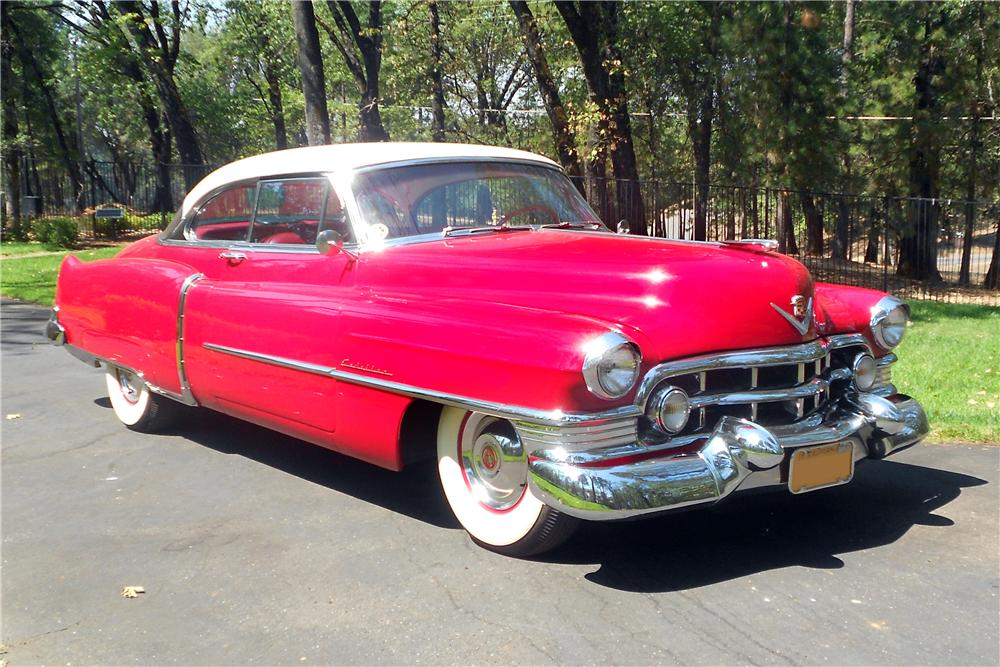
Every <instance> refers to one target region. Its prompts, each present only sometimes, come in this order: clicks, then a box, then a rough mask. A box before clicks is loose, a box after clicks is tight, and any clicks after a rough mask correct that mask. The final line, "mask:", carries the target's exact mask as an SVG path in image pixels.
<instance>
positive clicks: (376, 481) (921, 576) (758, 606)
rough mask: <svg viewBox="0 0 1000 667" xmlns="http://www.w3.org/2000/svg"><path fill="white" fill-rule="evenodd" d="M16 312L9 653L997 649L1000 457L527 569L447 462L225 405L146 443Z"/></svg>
mask: <svg viewBox="0 0 1000 667" xmlns="http://www.w3.org/2000/svg"><path fill="white" fill-rule="evenodd" d="M2 314H3V321H2V325H3V340H2V353H3V356H2V401H3V405H2V411H3V414H4V415H5V416H7V417H8V419H7V420H5V421H3V422H2V428H3V432H2V436H3V440H2V498H0V500H2V522H3V523H2V534H3V544H2V548H3V551H2V564H3V569H2V578H3V580H2V597H3V600H2V612H3V614H2V622H3V625H2V635H0V637H2V642H3V644H4V647H3V649H0V651H3V652H4V655H0V659H3V660H6V661H7V662H8V663H9V664H10V665H11V666H13V667H16V666H19V665H30V664H59V665H65V664H72V665H85V664H149V665H151V664H185V665H202V664H314V663H338V664H369V663H392V664H395V663H425V664H427V663H430V664H436V663H458V664H472V663H474V664H550V663H568V664H591V663H613V664H647V663H683V664H696V663H698V664H720V663H763V664H803V663H804V664H823V663H827V664H873V663H891V664H907V665H909V664H961V665H968V664H989V665H996V664H998V663H1000V649H998V641H1000V640H998V636H1000V635H998V618H1000V602H998V600H1000V598H998V592H1000V591H998V568H1000V541H998V540H1000V538H998V525H1000V516H998V514H1000V501H998V493H997V489H998V486H997V484H998V477H1000V470H998V469H1000V448H997V447H983V446H965V445H948V446H920V447H917V448H914V449H912V450H909V451H907V452H903V453H901V454H900V455H899V456H897V457H894V458H892V459H890V460H887V461H881V462H870V463H867V464H865V465H863V466H861V467H859V469H858V472H857V476H856V479H855V481H854V482H853V483H852V484H850V485H848V486H845V487H839V488H835V489H829V490H826V491H821V492H816V493H813V494H809V495H806V496H802V497H791V496H789V495H787V494H767V495H756V496H752V497H746V498H739V499H734V500H732V501H730V502H728V503H725V504H723V505H720V506H718V507H716V508H713V509H711V510H707V511H691V512H686V513H681V514H675V515H673V516H667V517H663V518H658V519H653V520H649V521H643V522H633V523H623V524H591V525H587V526H585V527H584V528H583V529H582V530H580V531H579V532H578V533H577V535H576V536H575V537H574V538H573V539H572V540H571V541H570V542H569V543H568V544H566V545H565V546H564V547H562V548H560V549H559V550H558V551H556V552H554V553H552V554H550V555H547V556H546V557H544V558H543V559H541V560H535V561H520V560H514V559H510V558H505V557H502V556H497V555H494V554H492V553H489V552H487V551H484V550H482V549H479V548H477V547H476V546H475V545H473V544H472V543H471V542H470V541H469V539H468V538H467V537H466V536H465V534H464V533H463V532H462V531H461V530H459V529H458V528H457V526H456V524H455V522H454V520H453V519H452V518H451V517H450V515H449V513H448V511H447V508H446V506H444V504H443V500H442V499H441V497H440V494H439V491H438V488H437V482H436V479H435V477H434V470H433V467H427V466H424V467H420V468H417V469H414V470H409V471H407V472H404V473H400V474H395V473H390V472H386V471H383V470H380V469H377V468H374V467H371V466H368V465H366V464H363V463H360V462H356V461H353V460H351V459H347V458H345V457H342V456H339V455H337V454H334V453H331V452H328V451H325V450H322V449H319V448H316V447H312V446H310V445H307V444H304V443H301V442H298V441H296V440H292V439H290V438H286V437H284V436H281V435H278V434H275V433H272V432H269V431H266V430H264V429H260V428H257V427H254V426H251V425H248V424H245V423H242V422H239V421H236V420H233V419H229V418H227V417H224V416H222V415H217V414H211V413H207V412H206V413H203V414H200V413H198V412H195V411H193V412H192V413H191V414H190V416H189V417H188V418H187V419H186V423H185V424H183V425H182V426H181V427H179V428H178V429H177V430H175V431H174V432H172V433H170V434H167V435H157V436H147V435H141V434H137V433H132V432H130V431H128V430H126V429H125V428H123V427H121V426H120V425H119V424H118V422H117V421H116V420H115V418H114V415H113V414H112V412H111V409H110V405H109V403H108V402H107V399H106V398H105V397H104V393H103V392H104V390H103V378H102V376H101V375H100V373H99V372H98V371H95V370H93V369H89V368H87V367H86V366H85V365H84V364H81V363H80V362H78V361H77V360H75V359H73V358H72V357H70V356H69V355H67V354H66V353H65V352H64V351H62V350H59V349H57V348H54V347H51V346H49V345H48V344H47V342H46V341H44V339H43V338H42V336H41V334H40V332H41V327H42V325H43V323H44V321H45V317H46V312H45V311H44V310H42V309H39V308H35V307H30V306H23V305H16V304H11V303H9V302H6V303H4V305H3V312H2ZM13 415H20V417H19V418H16V419H10V418H9V417H10V416H13ZM370 418H377V417H374V416H372V417H370ZM127 585H141V586H143V587H144V588H145V590H146V593H145V594H143V595H140V596H139V597H137V598H135V599H125V598H123V597H122V596H121V589H122V587H123V586H127Z"/></svg>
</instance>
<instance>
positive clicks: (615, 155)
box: [0, 0, 1000, 275]
mask: <svg viewBox="0 0 1000 667" xmlns="http://www.w3.org/2000/svg"><path fill="white" fill-rule="evenodd" d="M0 7H2V17H3V37H2V39H3V83H2V85H3V113H4V124H3V141H4V174H5V179H4V188H5V190H7V191H9V190H11V189H14V190H23V189H24V183H25V179H26V178H28V177H30V176H31V175H30V174H26V173H20V167H19V164H20V162H19V160H22V158H25V157H32V156H33V157H46V158H54V159H58V160H61V161H62V162H63V163H64V164H65V168H66V170H67V173H68V174H69V181H70V182H71V183H78V182H79V180H80V173H79V172H80V169H81V167H80V166H79V165H80V164H83V163H85V162H86V161H87V160H110V161H115V162H127V161H135V160H149V161H152V162H155V163H158V164H165V163H169V162H182V163H191V164H199V163H220V162H224V161H228V160H231V159H234V158H237V157H240V156H243V155H248V154H253V153H258V152H262V151H266V150H273V149H275V148H284V147H290V146H297V145H304V144H306V143H317V142H319V143H323V142H326V141H334V142H342V141H354V140H384V139H387V138H388V137H390V136H391V137H392V138H393V139H394V140H430V139H432V138H434V139H437V140H448V141H467V142H482V143H493V144H505V145H512V146H516V147H521V148H526V149H529V150H537V151H541V152H543V153H547V154H550V155H552V156H553V157H554V158H557V159H559V160H560V162H561V163H562V164H563V165H564V166H565V167H566V168H567V170H568V171H569V172H570V173H574V174H581V175H582V173H583V172H588V174H589V175H590V176H591V177H598V178H601V177H609V178H617V179H627V180H634V179H636V178H647V179H648V178H660V179H666V180H674V181H682V182H687V183H694V185H695V197H694V203H693V206H694V212H695V222H696V234H697V235H699V236H703V235H704V220H705V215H706V206H707V197H708V184H709V183H740V184H756V185H761V186H769V187H775V188H779V189H781V191H782V192H785V193H787V194H786V195H783V196H787V197H788V198H789V201H791V200H792V199H795V198H797V199H798V200H799V205H800V206H801V209H802V210H803V211H804V212H805V216H806V222H807V225H811V227H810V228H811V229H813V231H815V229H816V225H817V224H820V225H821V221H820V222H819V223H817V221H818V220H820V217H819V216H820V213H817V212H815V210H814V208H815V206H814V204H813V203H812V202H810V200H809V198H808V195H801V194H798V193H799V192H801V191H815V190H828V191H849V192H853V193H866V192H867V193H891V194H900V195H914V196H921V197H928V198H938V197H945V198H947V197H952V198H976V199H991V198H992V199H995V198H996V197H997V196H998V190H997V185H998V183H1000V124H998V123H997V121H996V115H995V114H996V110H997V96H998V95H1000V90H998V86H1000V5H996V4H992V3H985V2H973V1H970V0H956V1H955V2H947V3H937V2H926V3H925V2H902V3H893V4H888V3H860V2H858V3H828V2H800V1H798V0H790V1H788V2H781V3H778V2H769V3H752V2H735V3H699V2H675V3H664V2H622V3H619V2H603V3H586V2H568V1H562V0H560V1H558V2H554V1H550V0H527V1H525V2H520V1H518V2H499V1H497V0H490V1H486V0H477V1H474V2H463V3H457V2H435V1H434V0H385V1H382V2H379V1H375V0H366V1H364V2H360V1H356V2H348V1H346V0H341V1H330V2H316V3H314V4H309V5H302V4H301V3H294V4H293V3H289V2H287V1H286V0H225V1H222V2H219V1H212V2H209V1H208V0H89V1H86V2H84V1H81V0H48V1H46V2H37V3H36V2H17V1H10V2H4V3H2V5H0ZM848 11H851V12H852V18H853V20H847V19H848ZM293 14H296V16H293ZM299 14H302V15H301V16H299ZM305 14H308V15H309V16H305ZM310 17H311V18H310ZM300 19H302V20H303V21H305V22H306V23H310V25H311V27H312V30H313V31H314V33H315V44H314V47H313V48H312V50H311V51H310V50H309V49H308V48H306V47H307V46H308V45H307V44H306V42H304V41H303V39H304V38H303V35H304V34H305V33H303V32H302V31H301V30H298V29H297V24H298V23H299V22H300V21H299V20H300ZM845 36H846V39H845ZM304 64H305V65H306V66H308V67H306V68H305V69H304ZM310 68H311V69H310ZM78 89H79V91H80V92H79V94H77V90H78ZM311 128H312V129H311ZM74 165H76V166H74ZM74 170H75V173H74ZM188 185H190V183H189V184H188ZM159 187H160V188H161V189H162V192H161V195H162V201H163V203H164V206H166V205H167V203H168V202H169V201H170V199H171V197H172V195H173V194H176V193H172V192H171V190H170V187H171V184H170V183H169V179H168V178H167V177H166V175H164V177H163V178H162V179H161V181H160V184H159ZM617 192H618V197H619V201H618V202H617V204H618V208H617V210H624V211H630V210H633V209H638V210H641V209H642V208H643V207H642V206H641V205H639V206H637V205H636V204H637V202H636V201H633V200H630V197H634V196H637V193H638V190H634V192H632V193H631V194H630V192H629V191H626V190H624V189H619V190H617ZM593 194H594V193H592V195H593ZM604 194H607V193H604ZM594 196H596V197H597V198H598V199H599V198H600V196H601V195H600V193H598V194H596V195H594ZM8 202H9V204H8V209H9V208H10V205H11V204H10V202H11V198H8ZM11 213H12V215H14V216H15V217H17V216H19V215H20V213H14V212H13V211H11ZM905 218H906V215H905V211H904V212H903V213H902V217H901V221H900V222H899V233H900V235H901V237H902V238H903V239H909V238H911V237H913V238H914V239H915V240H913V241H912V247H910V246H907V243H910V242H909V241H904V243H903V247H904V250H903V253H904V258H905V259H907V261H908V262H909V263H908V264H907V267H908V268H907V269H906V272H907V274H908V275H926V273H927V271H926V270H925V269H924V268H922V267H924V265H926V264H927V263H928V262H929V261H930V259H931V258H929V257H928V256H927V253H926V252H925V250H922V248H924V246H925V245H926V243H927V242H928V239H929V238H930V237H929V236H928V235H933V234H934V233H935V231H934V230H933V229H931V230H927V231H920V230H909V229H907V228H906V226H905V224H906V220H905ZM942 224H943V223H942ZM637 227H643V225H642V224H639V225H637ZM789 229H790V225H789ZM820 231H821V230H820ZM911 232H912V234H911ZM921 234H922V235H923V236H921ZM917 237H919V238H917ZM792 240H793V239H792V238H791V237H789V238H788V239H786V241H787V242H792ZM807 243H808V244H809V246H810V247H809V248H808V249H809V250H810V251H812V252H825V251H827V250H831V249H829V248H823V247H822V245H823V243H824V239H823V235H822V233H810V234H809V235H807ZM833 243H834V246H835V247H834V248H833V249H832V250H831V251H832V252H834V253H837V252H841V253H842V252H843V248H842V247H839V248H838V247H836V246H838V243H839V244H840V246H842V245H843V244H842V242H841V241H838V240H837V239H834V241H833ZM904 263H905V262H904Z"/></svg>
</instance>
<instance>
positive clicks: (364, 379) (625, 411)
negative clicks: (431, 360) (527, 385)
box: [202, 343, 640, 426]
mask: <svg viewBox="0 0 1000 667" xmlns="http://www.w3.org/2000/svg"><path fill="white" fill-rule="evenodd" d="M202 347H204V348H205V349H206V350H212V351H213V352H219V353H221V354H228V355H231V356H234V357H241V358H243V359H249V360H251V361H257V362H260V363H264V364H270V365H272V366H279V367H281V368H288V369H291V370H295V371H302V372H303V373H312V374H314V375H323V376H326V377H331V378H334V379H336V380H341V381H343V382H348V383H350V384H356V385H359V386H362V387H372V388H374V389H382V390H385V391H389V392H392V393H394V394H400V395H402V396H409V397H411V398H420V399H424V400H428V401H433V402H435V403H441V404H444V405H450V406H454V407H458V408H465V409H467V410H475V411H476V412H482V413H484V414H488V415H492V416H494V417H501V418H503V419H510V420H513V421H519V420H523V421H529V422H532V423H534V424H546V425H551V426H565V425H577V424H603V423H606V422H608V421H611V420H620V419H628V418H635V417H638V416H639V415H640V412H639V408H638V407H636V406H635V405H626V406H622V407H620V408H614V409H612V410H606V411H604V412H595V413H578V412H562V411H561V410H537V409H535V408H528V407H524V406H520V405H508V404H503V403H493V402H490V401H482V400H479V399H475V398H470V397H468V396H460V395H458V394H448V393H445V392H439V391H434V390H433V389H423V388H421V387H415V386H413V385H409V384H403V383H401V382H393V381H391V380H384V379H382V378H373V377H368V376H366V375H358V374H357V373H349V372H347V371H342V370H339V369H336V368H333V367H331V366H321V365H319V364H312V363H308V362H305V361H297V360H295V359H288V358H285V357H278V356H274V355H270V354H260V353H258V352H251V351H249V350H241V349H238V348H235V347H228V346H226V345H217V344H215V343H203V344H202Z"/></svg>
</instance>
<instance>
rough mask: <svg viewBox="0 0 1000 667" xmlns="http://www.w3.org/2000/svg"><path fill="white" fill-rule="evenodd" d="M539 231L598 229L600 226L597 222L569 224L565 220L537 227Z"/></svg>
mask: <svg viewBox="0 0 1000 667" xmlns="http://www.w3.org/2000/svg"><path fill="white" fill-rule="evenodd" d="M538 227H539V229H600V228H601V224H600V223H598V222H570V221H568V220H565V221H563V222H550V223H549V224H547V225H539V226H538Z"/></svg>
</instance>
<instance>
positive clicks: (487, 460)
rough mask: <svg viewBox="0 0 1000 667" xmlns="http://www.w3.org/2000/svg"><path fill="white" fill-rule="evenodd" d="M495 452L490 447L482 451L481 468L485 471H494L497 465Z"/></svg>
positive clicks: (497, 460)
mask: <svg viewBox="0 0 1000 667" xmlns="http://www.w3.org/2000/svg"><path fill="white" fill-rule="evenodd" d="M499 462H500V461H499V459H498V457H497V452H496V450H495V449H493V448H492V447H486V448H485V449H483V467H484V468H486V469H487V470H495V469H496V467H497V464H498V463H499Z"/></svg>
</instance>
